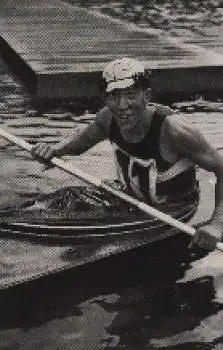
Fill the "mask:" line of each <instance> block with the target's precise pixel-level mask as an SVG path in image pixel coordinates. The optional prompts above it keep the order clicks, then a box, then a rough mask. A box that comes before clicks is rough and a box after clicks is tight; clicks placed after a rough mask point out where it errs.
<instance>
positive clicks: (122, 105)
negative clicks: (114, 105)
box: [118, 94, 128, 109]
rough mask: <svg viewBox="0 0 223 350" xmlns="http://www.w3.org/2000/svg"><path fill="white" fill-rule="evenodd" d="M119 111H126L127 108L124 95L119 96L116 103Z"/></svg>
mask: <svg viewBox="0 0 223 350" xmlns="http://www.w3.org/2000/svg"><path fill="white" fill-rule="evenodd" d="M118 107H119V109H126V107H128V101H127V98H126V96H125V95H124V94H121V95H120V97H119V101H118Z"/></svg>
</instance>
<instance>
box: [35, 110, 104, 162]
mask: <svg viewBox="0 0 223 350" xmlns="http://www.w3.org/2000/svg"><path fill="white" fill-rule="evenodd" d="M110 122H111V113H110V111H109V110H108V109H107V108H106V107H105V108H103V109H102V110H100V111H99V112H98V113H97V115H96V118H95V120H94V121H93V122H92V123H91V124H90V125H88V126H87V127H86V129H84V130H83V131H82V132H80V133H75V134H73V135H71V136H69V137H66V138H65V139H63V140H62V141H61V142H59V143H58V144H56V145H55V146H54V147H52V146H50V145H48V144H46V143H40V144H37V145H35V146H33V148H32V152H31V153H32V155H33V157H34V158H36V159H38V160H42V161H46V162H47V161H50V159H51V158H52V157H61V156H63V155H67V154H70V155H80V154H82V153H84V152H86V151H87V150H88V149H90V148H91V147H93V146H95V145H96V144H97V143H99V142H101V141H103V140H105V139H106V138H107V137H108V135H109V126H110Z"/></svg>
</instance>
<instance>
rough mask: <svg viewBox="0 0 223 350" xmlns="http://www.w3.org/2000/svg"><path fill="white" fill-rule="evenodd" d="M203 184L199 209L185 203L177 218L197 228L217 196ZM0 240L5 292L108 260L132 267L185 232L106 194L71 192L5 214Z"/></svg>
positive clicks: (1, 284)
mask: <svg viewBox="0 0 223 350" xmlns="http://www.w3.org/2000/svg"><path fill="white" fill-rule="evenodd" d="M204 182H205V183H204V186H202V188H201V201H200V204H199V207H198V210H197V211H196V209H197V208H196V207H197V203H195V204H193V205H190V204H189V203H186V204H184V205H183V206H179V208H175V210H173V211H172V215H173V216H175V217H177V218H178V219H180V220H182V221H185V222H187V221H190V218H192V217H193V219H192V221H193V223H197V224H199V223H200V222H201V221H203V220H204V218H205V219H208V218H209V217H210V215H211V212H212V208H211V203H212V202H213V198H214V191H213V186H211V185H210V183H209V182H208V181H206V180H205V181H204ZM202 183H203V181H202ZM202 183H201V184H202ZM207 198H208V206H207V205H206V204H207ZM203 204H204V205H203ZM210 209H211V212H210ZM195 212H196V214H195ZM199 212H200V214H199ZM194 214H195V215H194ZM0 235H1V237H0V244H1V259H0V264H1V268H2V273H1V276H0V290H1V289H2V290H4V289H8V288H12V287H15V286H20V285H24V284H27V283H28V284H29V283H31V282H32V281H35V280H39V279H43V278H44V280H45V279H46V278H47V277H48V276H57V275H58V274H59V273H62V272H65V271H73V272H77V271H80V269H81V271H82V272H83V269H84V270H88V269H89V268H90V267H89V265H91V266H96V265H95V264H96V263H97V264H99V263H100V264H101V265H102V266H106V265H107V264H106V263H105V260H106V261H110V260H112V264H113V265H114V266H115V265H116V263H117V261H119V259H120V258H121V257H123V259H124V261H127V262H128V263H129V262H130V261H131V260H132V258H133V257H134V259H135V258H136V257H137V256H139V257H140V256H141V255H142V254H141V253H142V249H143V250H144V249H146V250H147V249H150V248H151V249H152V250H154V249H155V254H157V255H159V254H160V250H156V248H154V247H153V244H162V246H164V247H167V245H168V244H167V240H168V241H169V239H171V237H172V238H173V240H174V241H175V240H177V237H180V236H181V235H182V233H181V232H180V231H179V230H177V229H175V228H172V227H170V226H168V225H167V224H164V223H162V222H161V221H159V220H156V219H153V218H151V217H149V216H148V215H147V214H144V213H142V212H141V211H139V210H138V209H136V208H133V207H131V205H128V204H127V203H124V202H121V201H120V200H119V199H117V198H115V197H114V196H112V195H110V194H108V193H103V192H101V191H98V190H96V189H92V188H89V187H69V188H63V189H61V190H59V191H56V192H53V193H50V194H46V195H43V196H40V197H39V198H36V199H33V200H29V201H27V202H25V203H24V204H23V205H21V206H20V207H18V208H17V207H15V208H8V209H5V210H4V211H2V212H1V215H0ZM183 236H184V237H185V238H186V236H185V235H184V234H183ZM171 240H172V239H171ZM183 240H184V238H183ZM152 247H153V248H152ZM167 250H168V249H167ZM150 253H151V252H149V253H148V254H150ZM108 258H109V259H108ZM134 259H133V260H134ZM122 263H123V261H122V262H121V264H122ZM113 265H112V266H113ZM118 265H119V263H118ZM95 268H96V267H95Z"/></svg>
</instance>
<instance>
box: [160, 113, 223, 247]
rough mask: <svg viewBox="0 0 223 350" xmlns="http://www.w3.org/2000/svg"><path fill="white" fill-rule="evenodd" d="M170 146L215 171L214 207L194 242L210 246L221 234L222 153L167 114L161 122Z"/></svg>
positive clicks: (184, 120) (185, 121) (186, 122)
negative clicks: (208, 220)
mask: <svg viewBox="0 0 223 350" xmlns="http://www.w3.org/2000/svg"><path fill="white" fill-rule="evenodd" d="M165 124H166V125H165V132H166V134H167V137H168V139H169V145H170V147H171V150H173V151H174V152H176V153H177V154H178V155H181V156H183V157H186V158H188V159H190V160H191V161H192V162H193V163H194V164H196V165H198V166H199V167H201V168H203V169H205V170H207V171H212V172H214V174H215V175H216V187H215V210H214V213H213V216H212V219H211V221H210V223H209V224H208V225H205V226H203V227H202V228H200V229H199V230H198V234H197V235H196V237H195V241H196V240H197V242H196V243H197V244H198V245H200V246H203V247H206V245H207V247H206V248H209V249H211V246H212V244H213V247H214V245H215V243H216V240H219V241H220V240H222V238H223V157H222V156H221V155H220V153H219V152H218V151H217V150H216V149H215V148H214V147H213V146H212V145H211V144H210V143H209V142H208V141H207V140H206V138H205V137H204V136H203V134H202V133H201V132H200V131H199V130H198V129H197V128H196V127H195V126H194V125H193V124H192V123H191V122H190V121H189V120H188V119H187V118H185V117H183V116H180V115H176V114H174V115H171V116H169V117H168V118H167V121H166V123H165Z"/></svg>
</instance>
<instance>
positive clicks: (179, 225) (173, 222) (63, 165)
mask: <svg viewBox="0 0 223 350" xmlns="http://www.w3.org/2000/svg"><path fill="white" fill-rule="evenodd" d="M0 136H2V137H3V138H4V139H6V140H8V141H10V142H12V143H14V144H16V145H18V146H20V147H21V148H23V149H25V150H26V151H28V152H30V151H31V149H32V145H30V144H29V143H27V142H25V141H24V140H22V139H20V138H18V137H17V136H14V135H12V134H10V133H8V132H7V131H5V130H3V129H1V128H0ZM51 163H52V164H53V165H55V166H57V167H58V168H60V169H63V170H64V171H66V172H68V173H70V174H73V175H75V176H76V177H78V178H79V179H81V180H84V181H86V182H88V183H89V184H91V185H94V186H96V187H99V188H101V189H103V190H105V191H107V192H109V193H111V194H112V195H114V196H116V197H119V198H121V199H122V200H124V201H126V202H128V203H130V204H132V205H133V206H135V207H137V208H138V209H140V210H141V211H143V212H144V213H147V214H149V215H151V216H153V217H155V218H157V219H159V220H161V221H163V222H165V223H166V224H169V225H170V226H172V227H175V228H176V229H178V230H180V231H182V232H185V233H187V234H189V235H190V236H194V235H195V233H196V229H195V228H194V227H191V226H189V225H187V224H185V223H183V222H181V221H179V220H177V219H174V218H172V217H171V216H170V215H167V214H165V213H163V212H161V211H159V210H157V209H155V208H153V207H151V206H149V205H148V204H146V203H144V202H141V201H139V200H138V199H136V198H133V197H131V196H129V195H127V194H126V193H124V192H121V191H119V190H117V189H114V188H112V187H111V186H109V185H107V184H105V183H103V182H102V180H100V179H97V178H95V177H93V176H91V175H89V174H86V173H85V172H83V171H82V170H80V169H78V168H76V167H74V166H73V165H71V164H69V163H67V162H64V161H63V160H62V159H59V158H56V157H54V158H52V159H51ZM216 248H217V249H219V250H221V251H223V242H217V244H216Z"/></svg>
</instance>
